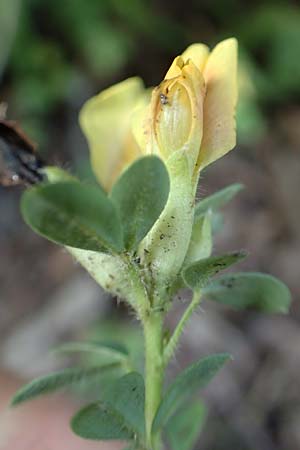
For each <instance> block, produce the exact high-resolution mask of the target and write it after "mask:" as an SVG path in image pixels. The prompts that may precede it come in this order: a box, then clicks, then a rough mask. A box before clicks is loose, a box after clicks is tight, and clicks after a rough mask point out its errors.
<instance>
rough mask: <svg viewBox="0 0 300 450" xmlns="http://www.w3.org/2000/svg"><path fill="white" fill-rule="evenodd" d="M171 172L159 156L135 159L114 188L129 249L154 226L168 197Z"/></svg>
mask: <svg viewBox="0 0 300 450" xmlns="http://www.w3.org/2000/svg"><path fill="white" fill-rule="evenodd" d="M169 188H170V182H169V175H168V172H167V169H166V167H165V165H164V163H163V162H162V161H161V159H159V158H158V157H157V156H146V157H144V158H140V159H138V160H137V161H135V162H134V163H133V164H132V165H130V166H129V168H128V169H127V170H126V171H125V172H123V174H122V175H121V176H120V178H119V179H118V180H117V182H116V183H115V184H114V186H113V188H112V191H111V199H112V201H113V203H114V204H115V206H116V207H117V208H118V210H119V214H120V217H121V222H122V225H123V231H124V241H125V246H126V248H127V249H134V248H135V247H136V246H137V244H138V243H139V242H140V241H141V240H142V239H143V238H144V237H145V236H146V234H147V233H148V231H149V230H150V229H151V228H152V226H153V225H154V223H155V222H156V220H157V219H158V217H159V215H160V213H161V212H162V210H163V209H164V206H165V204H166V202H167V200H168V196H169Z"/></svg>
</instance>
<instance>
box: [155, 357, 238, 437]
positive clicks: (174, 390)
mask: <svg viewBox="0 0 300 450" xmlns="http://www.w3.org/2000/svg"><path fill="white" fill-rule="evenodd" d="M229 358H230V355H228V354H227V353H220V354H216V355H212V356H207V357H206V358H202V359H200V361H197V362H196V363H194V364H192V365H190V366H188V367H187V368H186V369H185V370H184V371H183V372H181V373H180V374H179V375H178V376H177V377H176V378H175V380H174V381H173V383H172V384H171V385H170V386H169V388H168V389H167V392H166V393H165V395H164V397H163V399H162V401H161V403H160V406H159V408H158V411H157V413H156V416H155V418H154V421H153V425H152V431H153V433H156V432H157V431H158V430H159V429H160V428H161V427H163V426H164V425H165V424H166V423H167V422H168V420H169V418H170V417H171V416H172V415H173V414H174V413H175V412H176V411H177V410H178V408H180V406H181V405H182V403H183V402H184V401H185V400H186V398H187V397H189V396H192V395H193V394H194V392H195V391H197V390H198V389H200V388H204V387H205V386H206V385H207V384H208V383H209V381H210V380H211V379H212V378H213V377H214V376H215V375H216V373H217V372H218V371H219V369H221V367H222V366H223V365H224V364H225V362H226V361H228V359H229Z"/></svg>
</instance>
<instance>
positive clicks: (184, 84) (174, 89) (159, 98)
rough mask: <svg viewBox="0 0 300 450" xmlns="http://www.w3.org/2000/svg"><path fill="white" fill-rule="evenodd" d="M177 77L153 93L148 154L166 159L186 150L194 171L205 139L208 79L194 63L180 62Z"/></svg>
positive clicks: (177, 65) (179, 60)
mask: <svg viewBox="0 0 300 450" xmlns="http://www.w3.org/2000/svg"><path fill="white" fill-rule="evenodd" d="M176 69H177V74H176V76H175V77H173V78H170V79H165V80H164V81H163V82H162V83H161V84H160V85H159V86H158V87H157V88H155V89H154V90H153V93H152V99H151V105H150V122H149V125H150V139H149V140H148V145H147V152H154V153H157V154H159V155H160V156H161V157H162V158H163V159H164V160H168V158H169V157H170V156H171V155H172V154H173V153H174V152H180V151H184V152H185V153H186V155H187V158H188V161H189V166H190V168H191V170H192V169H193V167H194V165H195V163H196V160H197V157H198V151H199V147H200V143H201V139H202V125H203V99H204V96H205V87H204V80H203V77H202V75H201V73H200V71H199V70H198V69H197V67H196V66H195V65H194V63H193V62H192V61H191V60H188V61H187V62H186V63H184V61H183V59H182V58H180V57H179V58H177V59H176Z"/></svg>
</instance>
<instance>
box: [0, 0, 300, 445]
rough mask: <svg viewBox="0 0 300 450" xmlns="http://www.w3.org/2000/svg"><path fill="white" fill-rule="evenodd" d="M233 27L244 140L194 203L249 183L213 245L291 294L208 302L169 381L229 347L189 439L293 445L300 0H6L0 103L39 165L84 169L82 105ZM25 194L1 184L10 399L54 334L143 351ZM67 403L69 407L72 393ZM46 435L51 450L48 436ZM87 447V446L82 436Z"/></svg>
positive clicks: (297, 398)
mask: <svg viewBox="0 0 300 450" xmlns="http://www.w3.org/2000/svg"><path fill="white" fill-rule="evenodd" d="M230 36H235V37H237V38H238V40H239V44H240V73H239V85H240V102H239V107H238V112H237V120H238V146H237V149H236V150H235V151H234V152H232V153H230V154H229V155H228V156H227V157H226V158H224V159H221V160H219V161H218V162H217V163H216V164H214V165H213V166H212V167H209V168H208V169H207V170H206V171H205V173H203V174H202V178H201V181H200V186H199V198H202V197H203V196H205V195H208V194H210V193H213V192H214V191H216V190H217V189H220V188H222V187H225V186H226V185H228V184H230V183H234V182H242V183H244V185H245V189H244V190H243V191H242V192H241V193H240V194H239V195H238V197H237V198H236V199H235V200H233V201H232V202H231V203H230V204H229V205H228V207H227V208H226V209H225V210H224V211H223V213H224V221H223V227H222V229H221V230H219V232H218V235H217V236H216V241H215V252H222V251H228V250H236V249H240V248H243V249H247V250H248V251H249V252H250V257H249V258H248V259H247V261H246V262H244V263H242V264H241V265H240V268H241V269H245V270H259V271H263V272H267V273H270V274H273V275H275V276H278V277H280V278H281V279H282V280H283V281H285V282H286V283H287V285H288V286H289V288H290V289H291V291H292V295H293V300H294V301H293V304H292V308H291V312H290V314H289V315H287V316H279V315H278V316H275V315H274V316H266V315H263V314H261V313H256V312H253V311H250V312H249V311H248V312H247V311H245V312H235V311H232V310H229V309H228V308H225V307H221V306H220V305H214V304H212V303H208V302H204V304H203V307H202V310H201V311H200V312H199V314H198V315H196V316H195V317H194V318H193V319H192V320H191V322H190V324H189V327H188V329H187V331H186V333H185V335H184V337H183V339H182V344H181V348H180V350H179V353H178V357H177V360H176V361H175V362H174V363H173V364H172V366H171V369H170V376H174V374H175V373H176V372H177V371H178V370H179V368H180V367H183V366H184V365H186V364H188V363H190V362H191V361H192V360H193V359H195V358H196V357H198V356H201V355H204V354H208V353H212V352H215V351H230V352H231V353H232V354H233V355H234V358H235V360H234V362H233V363H232V364H230V367H228V368H226V370H224V371H223V373H222V374H221V375H220V376H219V377H218V378H217V379H216V380H215V381H214V382H213V383H212V384H211V386H210V388H208V389H206V391H205V394H204V398H205V401H206V404H207V405H208V409H209V416H208V421H207V425H206V428H205V431H204V432H203V434H202V436H201V440H200V443H199V446H198V447H197V448H199V449H200V448H201V449H203V450H232V449H234V450H282V449H284V450H296V449H299V448H300V390H299V376H300V326H299V323H300V309H299V303H298V301H297V300H299V297H300V283H299V276H300V227H299V223H300V207H299V206H300V200H299V195H300V6H299V3H298V2H297V1H276V0H257V1H255V0H254V1H252V2H251V3H250V2H249V1H247V0H226V1H225V0H224V1H222V0H202V1H200V0H185V1H184V2H182V1H180V0H172V1H171V0H160V1H158V0H156V1H151V2H149V1H147V0H124V1H119V0H88V1H87V0H72V1H71V0H65V1H64V2H61V1H58V0H51V1H50V0H48V1H47V0H9V1H7V0H0V76H1V79H0V82H1V84H0V101H1V102H6V103H7V104H8V117H9V118H11V119H15V120H17V121H18V122H19V123H20V124H21V126H22V127H23V128H24V130H26V132H27V133H28V135H29V136H30V137H32V139H33V140H34V141H35V142H36V143H38V148H39V152H40V154H41V155H42V157H43V158H44V159H45V160H46V161H47V162H49V163H51V164H58V165H60V166H62V167H64V168H67V169H71V170H73V171H74V172H77V173H79V174H80V175H81V176H82V177H83V178H88V177H89V176H90V168H89V162H88V149H87V145H86V142H85V140H84V138H83V136H82V134H81V131H80V129H79V126H78V120H77V117H78V112H79V109H80V107H81V106H82V104H83V102H84V101H85V100H86V99H88V98H89V97H90V96H92V95H94V94H96V93H98V92H99V91H100V90H102V89H104V88H106V87H108V86H109V85H111V84H113V83H116V82H118V81H121V80H123V79H125V78H126V77H129V76H133V75H139V76H141V77H142V78H143V79H144V81H145V84H146V86H153V85H156V84H158V83H159V82H160V81H161V79H162V78H163V76H164V73H165V72H166V70H167V68H168V66H169V65H170V63H171V61H172V59H173V57H174V56H176V55H177V54H179V53H181V52H182V51H183V50H184V48H185V47H186V46H187V45H188V44H190V43H192V42H205V43H207V44H208V45H210V46H213V45H214V44H215V43H217V42H218V41H219V40H221V39H223V38H226V37H230ZM116 126H117V124H116ZM112 132H113V130H112ZM21 192H22V188H19V187H14V188H3V187H0V211H1V212H0V252H1V258H0V338H1V339H0V342H1V343H0V355H1V362H0V364H1V367H2V373H3V376H2V378H1V385H0V392H2V397H3V398H6V397H7V396H8V393H9V392H10V389H13V388H12V387H11V383H8V378H9V379H10V381H12V379H13V377H15V378H16V382H15V383H16V384H17V383H18V381H17V380H18V379H20V380H21V379H22V380H27V379H30V378H32V377H34V376H37V375H40V374H41V373H45V372H47V371H50V370H55V369H57V368H59V367H61V364H62V363H61V361H60V360H58V359H57V358H54V357H53V355H52V356H51V355H50V356H49V354H48V352H49V349H51V348H52V347H53V346H55V345H57V344H59V343H60V342H62V341H65V340H77V339H83V338H87V337H91V336H93V337H95V336H97V337H107V336H110V335H113V336H116V335H119V336H121V339H124V341H126V342H127V343H128V345H129V346H130V348H131V349H132V351H133V352H135V354H139V352H140V351H141V348H140V346H139V342H140V339H139V331H138V328H137V324H136V323H135V320H134V318H133V317H132V315H130V319H128V311H126V309H125V307H124V306H123V305H122V304H118V302H117V301H116V299H111V298H109V296H108V295H107V294H105V293H104V292H102V291H101V290H100V289H99V288H98V286H97V285H96V284H95V283H94V282H93V280H92V279H91V278H89V276H88V275H87V274H85V272H84V271H83V269H81V268H80V267H79V266H77V265H76V264H75V263H74V261H72V259H71V257H70V256H69V255H68V254H67V253H66V252H65V251H64V250H62V249H61V248H59V247H58V246H55V245H54V244H51V243H49V242H47V241H46V240H43V239H42V238H40V237H38V236H37V235H34V234H33V232H31V230H30V229H29V228H28V227H27V226H26V225H25V224H24V222H23V221H22V219H21V216H20V212H19V199H20V194H21ZM185 302H186V300H185V298H184V296H183V298H180V299H177V300H176V306H175V308H174V312H173V314H172V315H171V317H170V320H169V322H170V327H172V326H174V324H175V323H176V320H177V319H178V314H179V312H180V311H182V308H183V307H184V306H185ZM5 374H9V375H5ZM13 386H15V385H14V383H13ZM76 395H77V394H76ZM81 395H82V394H81ZM0 397H1V396H0ZM60 401H61V402H62V403H61V404H62V405H63V404H64V402H65V401H66V400H65V399H61V400H60ZM3 408H5V405H4V404H3ZM65 426H66V427H67V420H66V423H65ZM28 427H30V425H28ZM22 439H23V440H22V442H23V443H22V444H21V440H20V441H18V442H17V443H16V445H15V447H14V448H16V449H17V450H23V448H24V449H25V448H30V449H32V448H33V446H30V444H28V447H26V446H25V445H24V442H25V444H26V442H27V441H26V439H27V438H26V433H25V432H24V434H23V435H22ZM28 442H29V441H28ZM47 443H48V444H47ZM45 444H47V445H48V447H46V445H45V447H44V448H49V449H50V450H52V448H53V450H54V448H56V449H59V447H58V446H56V447H51V444H50V440H49V442H48V441H47V442H46V440H45ZM0 445H1V442H0ZM23 445H24V447H23ZM1 448H5V449H6V448H7V449H8V448H12V447H1ZM63 448H64V450H65V449H67V448H69V447H67V444H65V446H64V447H63ZM70 448H74V449H75V444H74V445H73V447H70ZM76 448H77V447H76ZM80 448H81V450H83V449H84V448H92V447H88V446H87V447H85V444H84V443H83V442H81V447H80ZM93 448H96V447H93ZM97 448H100V447H97ZM103 448H111V447H105V446H104V447H103Z"/></svg>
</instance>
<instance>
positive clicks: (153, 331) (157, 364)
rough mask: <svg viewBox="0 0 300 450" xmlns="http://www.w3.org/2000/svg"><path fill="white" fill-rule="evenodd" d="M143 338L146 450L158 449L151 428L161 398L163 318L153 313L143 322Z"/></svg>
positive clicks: (158, 444)
mask: <svg viewBox="0 0 300 450" xmlns="http://www.w3.org/2000/svg"><path fill="white" fill-rule="evenodd" d="M144 337H145V421H146V439H147V450H159V449H160V436H158V435H157V436H154V437H153V438H152V436H151V427H152V422H153V419H154V416H155V414H156V411H157V408H158V406H159V404H160V401H161V397H162V386H163V378H164V365H163V357H162V351H163V348H162V337H163V316H162V314H161V313H158V312H153V311H151V313H150V314H149V315H148V317H146V318H145V320H144Z"/></svg>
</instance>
